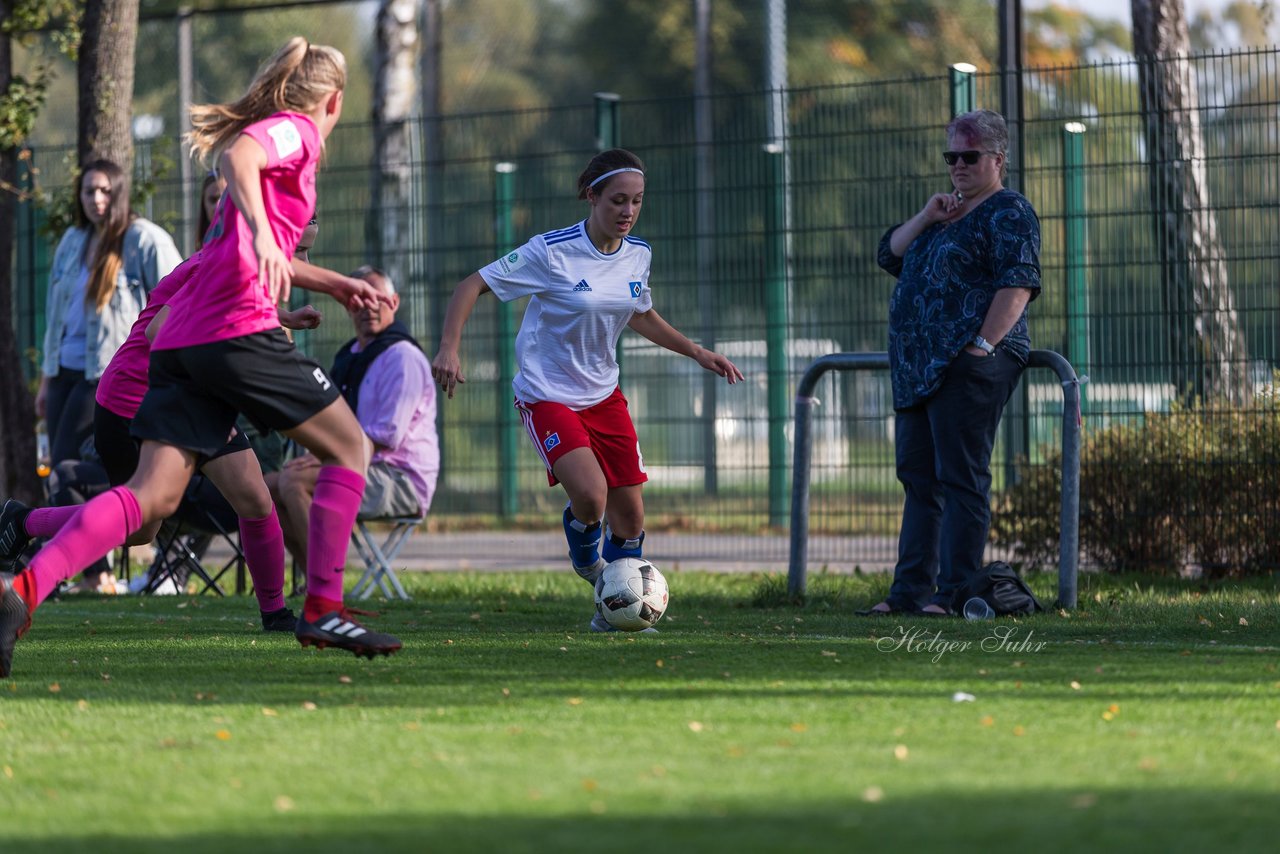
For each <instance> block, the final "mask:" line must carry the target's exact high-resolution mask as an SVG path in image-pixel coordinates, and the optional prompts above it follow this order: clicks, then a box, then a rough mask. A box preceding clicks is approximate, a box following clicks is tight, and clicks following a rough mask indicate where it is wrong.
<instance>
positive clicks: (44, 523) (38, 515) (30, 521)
mask: <svg viewBox="0 0 1280 854" xmlns="http://www.w3.org/2000/svg"><path fill="white" fill-rule="evenodd" d="M83 506H84V505H83V504H70V505H68V506H66V507H37V508H36V509H34V510H32V511H31V512H30V513H28V514H27V521H26V522H25V524H24V527H25V528H26V529H27V535H28V536H31V537H52V536H53V535H54V534H56V533H58V532H59V531H61V530H62V526H63V525H65V524H67V522H68V521H70V519H71V517H72V516H74V515H76V514H77V513H79V512H80V508H81V507H83Z"/></svg>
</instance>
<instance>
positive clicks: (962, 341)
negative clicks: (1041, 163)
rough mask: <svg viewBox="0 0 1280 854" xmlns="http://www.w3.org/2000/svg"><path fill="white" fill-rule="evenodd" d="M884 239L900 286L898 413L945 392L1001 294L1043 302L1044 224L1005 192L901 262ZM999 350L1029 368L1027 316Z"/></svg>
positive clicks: (894, 336) (894, 331)
mask: <svg viewBox="0 0 1280 854" xmlns="http://www.w3.org/2000/svg"><path fill="white" fill-rule="evenodd" d="M897 227H898V226H894V227H893V228H891V229H889V230H888V231H886V232H885V234H884V237H882V238H880V246H879V251H878V252H877V256H876V261H877V262H878V263H879V264H880V266H881V267H883V268H884V270H885V271H886V272H887V273H889V275H891V276H894V277H896V278H897V280H898V284H897V286H896V287H894V289H893V296H892V297H891V298H890V300H889V367H890V370H891V372H892V380H893V406H894V408H895V409H906V408H907V407H910V406H915V405H917V404H919V403H921V402H923V401H924V400H925V399H927V398H928V397H929V396H930V395H932V394H933V393H934V392H936V391H937V390H938V388H939V387H940V386H941V385H942V381H943V379H944V377H945V375H946V371H947V366H948V365H949V364H951V360H952V359H954V358H955V357H956V354H957V353H959V352H960V351H961V350H962V349H964V347H965V345H967V344H968V343H969V342H971V341H972V340H973V338H974V336H975V335H977V334H978V332H979V330H981V328H982V321H983V320H984V319H985V318H986V315H987V309H988V307H990V305H991V299H992V297H994V296H995V294H996V291H998V290H1000V289H1001V288H1027V289H1028V290H1030V291H1031V298H1032V299H1035V298H1036V297H1037V296H1039V294H1040V220H1039V218H1037V217H1036V212H1035V211H1034V210H1032V208H1031V203H1030V202H1028V201H1027V200H1026V199H1025V198H1023V197H1022V195H1021V194H1019V193H1016V192H1014V191H1013V190H999V191H998V192H996V193H995V194H994V195H992V196H990V197H989V198H987V199H985V200H984V201H983V202H982V203H981V204H979V205H978V207H976V208H975V209H974V210H972V211H970V212H969V213H968V214H966V215H965V216H964V217H962V218H961V219H959V220H956V221H955V222H951V223H935V224H934V225H931V226H929V227H928V228H926V229H925V230H924V231H923V232H921V234H920V236H919V237H917V238H916V239H915V240H914V241H912V243H911V245H910V246H909V247H907V252H906V256H905V257H903V258H899V257H898V256H896V255H894V254H893V251H892V250H891V249H890V248H889V236H890V235H892V234H893V232H894V229H896V228H897ZM999 346H1000V349H1002V350H1003V351H1004V352H1005V353H1007V354H1008V355H1010V356H1012V357H1013V358H1015V359H1017V360H1018V361H1020V362H1022V363H1023V364H1026V361H1027V355H1028V353H1030V351H1031V337H1030V335H1029V334H1028V331H1027V313H1026V311H1025V310H1024V311H1023V312H1022V316H1021V317H1019V318H1018V322H1017V323H1015V324H1014V325H1013V329H1011V330H1010V331H1009V334H1008V335H1006V336H1005V338H1004V340H1003V341H1001V342H1000V345H999Z"/></svg>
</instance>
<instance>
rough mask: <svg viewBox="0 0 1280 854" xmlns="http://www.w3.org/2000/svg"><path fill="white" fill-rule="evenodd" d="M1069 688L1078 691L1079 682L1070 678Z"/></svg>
mask: <svg viewBox="0 0 1280 854" xmlns="http://www.w3.org/2000/svg"><path fill="white" fill-rule="evenodd" d="M1071 690H1072V691H1079V690H1080V683H1079V682H1077V681H1075V680H1074V679H1072V680H1071Z"/></svg>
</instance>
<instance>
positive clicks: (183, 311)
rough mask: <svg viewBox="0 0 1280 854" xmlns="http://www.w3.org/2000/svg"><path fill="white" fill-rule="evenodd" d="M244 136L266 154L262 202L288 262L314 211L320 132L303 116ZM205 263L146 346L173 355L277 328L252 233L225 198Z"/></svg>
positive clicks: (284, 116)
mask: <svg viewBox="0 0 1280 854" xmlns="http://www.w3.org/2000/svg"><path fill="white" fill-rule="evenodd" d="M243 133H244V135H245V136H248V137H250V138H252V139H254V140H256V141H257V142H258V143H259V144H261V145H262V147H263V149H264V150H265V151H266V153H267V165H266V167H265V168H264V169H263V170H262V201H263V206H264V207H265V208H266V212H267V222H268V223H269V225H270V227H271V234H272V235H273V236H274V237H275V241H276V245H277V246H279V247H280V251H281V252H283V253H284V254H285V256H286V257H292V256H293V252H294V250H295V249H296V248H297V246H298V241H299V240H300V239H301V238H302V232H303V230H304V229H305V228H306V227H307V222H308V221H310V219H311V214H312V211H314V210H315V207H316V164H317V163H318V162H319V160H320V153H321V142H322V141H321V139H320V130H319V129H318V128H317V127H316V125H315V122H313V121H311V119H310V118H308V117H307V116H304V115H302V114H301V113H276V114H275V115H274V116H271V117H270V118H267V119H263V120H262V121H260V122H255V123H254V124H251V125H249V126H248V127H247V128H245V129H244V131H243ZM201 254H203V255H204V259H205V261H206V262H207V263H205V264H203V265H201V270H200V274H199V275H198V276H195V277H194V278H193V279H192V281H191V283H190V286H189V287H187V288H186V289H184V290H183V292H182V293H181V294H180V295H179V296H178V297H177V298H176V299H175V300H174V302H173V313H172V315H171V316H170V318H169V319H168V320H167V321H165V324H164V326H163V327H162V328H161V330H160V334H159V335H158V336H156V340H155V341H154V342H153V343H152V345H151V346H152V349H155V350H176V349H178V348H180V347H190V346H193V345H196V344H208V343H211V342H213V341H225V340H226V339H228V338H239V337H241V336H244V335H252V334H253V333H255V332H264V331H266V330H268V329H275V328H277V327H278V326H279V325H280V321H279V318H278V317H277V316H276V306H275V305H274V304H273V303H272V301H271V299H270V297H269V296H268V295H267V290H266V287H265V286H264V285H262V284H259V282H258V258H257V256H256V255H255V254H254V252H253V234H252V233H251V232H250V231H249V226H248V225H246V224H245V221H244V217H243V216H241V215H240V211H239V210H237V208H236V206H235V205H234V204H233V203H232V201H231V196H230V194H229V193H224V194H223V196H222V201H220V202H219V203H218V210H217V212H216V213H215V214H214V223H213V226H212V227H211V228H210V229H209V234H208V239H207V240H206V241H205V244H204V248H203V249H202V250H201Z"/></svg>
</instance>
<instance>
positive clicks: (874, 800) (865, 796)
mask: <svg viewBox="0 0 1280 854" xmlns="http://www.w3.org/2000/svg"><path fill="white" fill-rule="evenodd" d="M883 799H884V789H882V788H880V787H879V786H867V787H866V788H865V789H863V790H862V800H864V801H866V802H867V803H869V804H878V803H880V801H881V800H883Z"/></svg>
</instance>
